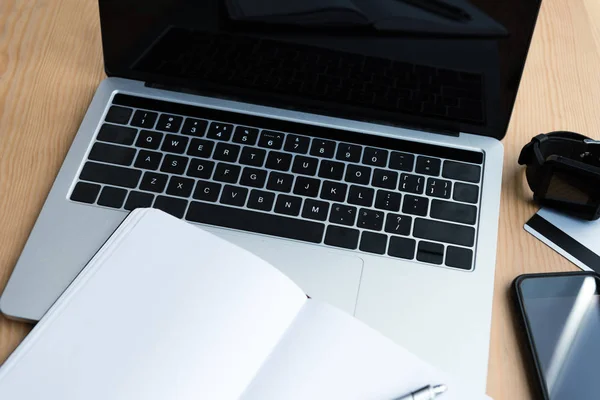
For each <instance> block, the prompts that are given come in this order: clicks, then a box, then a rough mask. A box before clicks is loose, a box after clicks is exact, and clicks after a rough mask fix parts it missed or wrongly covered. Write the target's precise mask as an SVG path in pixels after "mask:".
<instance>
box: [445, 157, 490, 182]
mask: <svg viewBox="0 0 600 400" xmlns="http://www.w3.org/2000/svg"><path fill="white" fill-rule="evenodd" d="M442 176H443V177H444V178H449V179H456V180H457V181H465V182H473V183H478V182H479V180H480V176H481V167H480V166H479V165H472V164H464V163H459V162H456V161H447V160H446V161H444V168H443V170H442Z"/></svg>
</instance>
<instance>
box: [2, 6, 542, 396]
mask: <svg viewBox="0 0 600 400" xmlns="http://www.w3.org/2000/svg"><path fill="white" fill-rule="evenodd" d="M273 3H276V2H273ZM335 3H336V4H335V5H327V4H328V3H327V2H318V3H317V2H301V3H298V5H297V6H295V7H296V8H294V7H292V6H290V8H285V9H283V10H282V9H281V7H279V6H274V5H269V2H256V1H254V2H253V1H250V0H227V1H224V2H222V1H219V0H193V1H186V0H178V1H174V0H152V1H147V0H145V1H142V0H100V1H99V6H100V18H101V28H102V39H103V48H104V61H105V67H106V72H107V75H108V76H109V77H108V78H107V79H106V80H104V81H103V82H102V83H101V85H100V86H99V88H98V90H97V92H96V94H95V96H94V98H93V100H92V103H91V105H90V107H89V109H88V111H87V113H86V115H85V118H84V119H83V122H82V124H81V127H80V129H79V131H78V133H77V135H76V136H75V139H74V141H73V144H72V146H71V149H70V150H69V152H68V154H67V157H66V159H65V161H64V163H63V166H62V168H61V169H60V172H59V173H58V176H57V178H56V181H55V182H54V185H53V187H52V189H51V191H50V193H49V195H48V198H47V200H46V202H45V204H44V207H43V209H42V211H41V213H40V215H39V217H38V220H37V222H36V224H35V227H34V229H33V231H32V232H31V235H30V237H29V240H28V242H27V244H26V246H25V248H24V250H23V253H22V255H21V257H20V259H19V261H18V263H17V265H16V267H15V269H14V272H13V274H12V276H11V277H10V280H9V282H8V284H7V286H6V289H5V290H4V293H3V295H2V298H1V301H0V307H1V310H2V312H3V313H5V314H6V315H7V316H9V317H13V318H18V319H24V320H30V321H36V320H38V319H39V318H41V317H42V315H43V314H44V313H45V311H46V310H47V309H48V308H49V307H50V306H51V305H52V303H53V302H54V301H55V300H56V299H57V298H58V297H59V296H60V294H61V293H62V292H63V290H64V289H65V288H66V287H67V286H68V285H69V282H71V281H72V280H73V278H74V277H75V276H76V275H77V274H78V273H79V272H80V270H81V269H82V268H83V267H84V266H85V264H86V262H87V261H88V260H89V259H90V258H91V257H92V256H93V254H94V253H95V252H96V251H97V249H98V248H99V247H100V246H101V245H102V243H103V242H104V241H105V240H106V239H107V237H108V236H109V235H110V234H111V233H112V232H113V230H114V229H115V228H116V227H117V226H118V225H119V224H120V222H121V221H122V220H123V218H124V217H125V216H126V215H127V213H128V211H129V210H132V209H134V208H137V207H156V208H160V209H162V210H165V211H167V212H169V213H171V214H173V215H175V216H177V217H179V218H183V219H185V220H186V221H189V222H191V223H195V224H199V226H202V227H203V228H205V229H208V230H210V231H211V232H214V233H217V234H218V235H220V236H222V237H224V238H227V239H228V240H230V241H232V242H234V243H236V244H238V245H240V246H242V247H244V248H247V249H249V250H251V251H253V252H255V253H256V254H258V255H259V256H261V257H263V258H265V259H266V260H268V261H269V262H271V263H273V265H275V266H277V267H279V268H280V269H281V270H282V271H284V272H285V273H286V274H288V275H289V276H290V277H291V278H292V279H293V280H294V281H295V282H297V283H298V284H299V285H300V286H301V287H302V288H303V289H304V290H305V291H306V293H307V294H308V295H310V296H312V297H315V298H320V299H323V300H325V301H328V302H330V303H332V304H334V305H336V306H338V307H340V308H342V309H344V310H346V311H348V312H350V313H352V314H354V315H355V316H356V317H357V318H359V319H361V320H363V321H365V322H366V323H368V324H369V325H371V326H372V327H374V328H376V329H377V330H379V331H381V332H382V333H384V334H385V335H387V336H388V337H390V338H392V339H393V340H395V341H397V342H398V343H400V344H402V345H404V346H406V347H407V348H409V349H411V350H412V351H414V352H415V353H416V354H418V355H419V356H421V357H423V358H425V359H427V360H428V361H430V362H432V363H434V364H435V365H437V366H439V367H440V368H442V369H445V370H446V371H449V372H451V373H454V374H456V375H457V376H459V377H461V378H464V379H467V380H468V381H469V382H471V383H472V385H474V386H475V387H477V388H480V389H482V390H483V389H484V388H485V384H486V371H487V362H488V346H489V333H490V323H491V310H492V293H493V279H494V264H495V256H496V239H497V227H498V215H499V214H498V212H499V203H500V187H501V171H502V158H503V150H502V145H501V143H500V139H502V137H503V136H504V134H505V132H506V128H507V125H508V122H509V118H510V115H511V111H512V108H513V104H514V101H515V97H516V94H517V88H518V85H519V81H520V78H521V74H522V70H523V67H524V65H525V58H526V55H527V52H528V47H529V44H530V40H531V37H532V34H533V31H534V26H535V21H536V17H537V13H538V9H539V6H540V0H527V1H524V0H511V1H508V2H506V1H505V2H502V3H498V2H495V1H484V0H471V1H469V2H466V1H458V0H457V1H447V2H439V3H437V4H438V6H436V7H438V8H435V7H434V8H431V4H432V3H430V2H427V3H426V4H425V3H423V4H422V5H415V2H414V1H410V2H403V1H399V0H398V1H396V0H394V1H393V2H391V3H390V4H388V5H387V6H386V7H388V6H389V7H391V8H389V9H386V10H383V9H376V10H373V9H370V8H369V7H372V5H373V3H372V2H367V1H358V0H356V1H354V0H353V1H352V2H350V1H347V2H345V3H342V2H335ZM396 3H397V4H396ZM409 3H410V4H409ZM290 4H292V3H290ZM395 5H401V6H402V7H401V8H395ZM461 5H462V6H463V7H464V10H466V9H468V10H469V13H470V14H469V13H467V14H468V15H469V16H470V17H471V19H465V18H466V17H465V16H464V13H459V12H458V11H457V9H460V7H461ZM467 5H468V7H467ZM381 6H382V7H383V3H382V5H381ZM270 7H271V8H270ZM407 7H408V8H407ZM411 7H412V8H411ZM357 10H358V11H357ZM382 10H383V11H382ZM406 10H412V11H414V12H415V13H414V14H411V12H412V11H411V12H408V11H406ZM464 10H463V11H464ZM359 11H360V14H361V15H363V17H364V16H366V17H364V18H363V19H360V18H358V17H357V15H358V14H357V13H359ZM384 11H385V12H384ZM422 13H426V14H427V15H428V18H424V19H423V20H422V23H421V24H416V25H418V26H419V27H420V29H416V28H415V26H416V25H415V23H414V21H413V23H412V24H405V25H404V24H402V20H403V18H404V19H407V18H408V19H411V18H412V19H413V20H414V19H415V18H417V19H418V18H420V17H419V15H422ZM477 13H480V17H477ZM461 15H462V17H461V18H458V17H457V16H461ZM473 21H475V22H477V23H479V24H480V25H481V21H493V26H492V27H491V29H489V30H486V29H484V28H485V27H482V26H478V27H476V28H477V29H474V28H473V26H471V25H472V24H475V22H473ZM384 22H385V23H384ZM427 24H431V25H430V27H431V29H428V27H429V25H427ZM426 28H427V29H426ZM170 250H171V251H173V252H177V248H172V249H170ZM198 262H199V263H201V262H202V253H201V252H199V253H198ZM110 295H111V294H110V293H106V296H107V297H109V296H110ZM132 296H135V288H132ZM273 301H277V299H273ZM148 306H149V307H152V304H148Z"/></svg>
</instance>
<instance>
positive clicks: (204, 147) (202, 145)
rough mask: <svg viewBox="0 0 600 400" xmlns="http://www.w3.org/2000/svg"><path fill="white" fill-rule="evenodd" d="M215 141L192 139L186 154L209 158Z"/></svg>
mask: <svg viewBox="0 0 600 400" xmlns="http://www.w3.org/2000/svg"><path fill="white" fill-rule="evenodd" d="M214 147H215V142H213V141H211V140H204V139H192V143H190V148H189V149H188V152H187V153H188V154H189V155H190V156H194V157H202V158H209V157H210V155H211V154H212V151H213V148H214Z"/></svg>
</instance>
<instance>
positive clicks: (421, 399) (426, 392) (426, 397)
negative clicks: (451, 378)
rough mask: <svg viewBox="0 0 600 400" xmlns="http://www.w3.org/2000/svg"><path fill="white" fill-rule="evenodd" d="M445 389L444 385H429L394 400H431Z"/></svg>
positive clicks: (446, 388)
mask: <svg viewBox="0 0 600 400" xmlns="http://www.w3.org/2000/svg"><path fill="white" fill-rule="evenodd" d="M446 390H448V387H447V386H446V385H436V386H431V385H429V386H425V387H424V388H421V389H419V390H417V391H415V392H412V393H409V394H407V395H406V396H402V397H398V398H397V399H394V400H433V399H435V398H436V397H438V396H439V395H440V394H442V393H444V392H445V391H446Z"/></svg>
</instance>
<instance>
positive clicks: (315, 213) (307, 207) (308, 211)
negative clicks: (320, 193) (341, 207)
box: [302, 199, 329, 221]
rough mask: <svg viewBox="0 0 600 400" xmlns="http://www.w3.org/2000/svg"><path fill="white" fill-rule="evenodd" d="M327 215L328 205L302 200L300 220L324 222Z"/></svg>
mask: <svg viewBox="0 0 600 400" xmlns="http://www.w3.org/2000/svg"><path fill="white" fill-rule="evenodd" d="M328 214H329V203H326V202H324V201H318V200H313V199H306V200H304V207H303V208H302V218H308V219H314V220H317V221H325V220H326V219H327V215H328Z"/></svg>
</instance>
